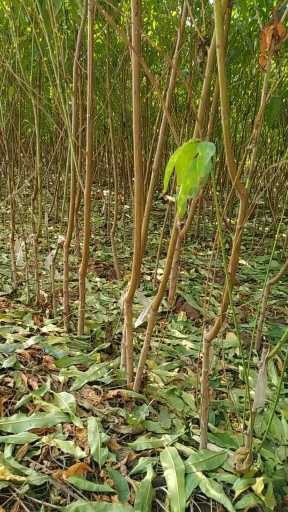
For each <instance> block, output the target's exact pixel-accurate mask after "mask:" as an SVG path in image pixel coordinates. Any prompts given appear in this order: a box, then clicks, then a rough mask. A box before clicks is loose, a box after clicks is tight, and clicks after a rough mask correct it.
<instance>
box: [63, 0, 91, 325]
mask: <svg viewBox="0 0 288 512" xmlns="http://www.w3.org/2000/svg"><path fill="white" fill-rule="evenodd" d="M86 17H87V0H85V2H84V6H83V14H82V19H81V23H80V27H79V31H78V35H77V42H76V49H75V55H74V62H73V86H72V137H71V144H73V145H74V148H71V151H70V203H69V214H68V223H67V231H66V237H65V242H64V248H63V321H64V329H65V330H66V331H67V332H68V331H69V323H70V322H69V320H70V304H69V252H70V245H71V240H72V236H73V231H74V224H75V202H76V185H77V183H76V181H77V177H76V172H75V159H74V157H73V155H77V150H76V144H77V143H76V140H77V130H78V128H79V122H78V121H79V116H78V113H79V107H78V99H79V98H78V92H79V81H80V65H79V58H80V52H81V47H82V41H83V34H84V28H85V22H86ZM78 150H79V152H80V151H81V148H78ZM78 161H79V159H78Z"/></svg>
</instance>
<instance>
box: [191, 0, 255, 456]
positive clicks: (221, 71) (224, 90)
mask: <svg viewBox="0 0 288 512" xmlns="http://www.w3.org/2000/svg"><path fill="white" fill-rule="evenodd" d="M214 14H215V30H216V53H217V65H218V77H219V91H220V104H221V121H222V131H223V139H224V148H225V158H226V165H227V169H228V172H229V176H230V179H231V182H232V186H233V187H235V190H236V193H237V195H238V198H239V202H240V207H239V214H238V218H237V224H236V229H235V234H234V238H233V244H232V250H231V255H230V259H229V265H228V275H227V278H226V281H225V285H224V290H223V295H222V302H221V307H220V313H219V315H218V317H217V318H216V321H215V322H214V324H213V325H212V327H211V328H210V329H209V331H208V332H206V333H205V334H204V343H203V345H204V354H203V366H202V379H201V412H200V421H201V429H200V448H206V447H207V437H208V411H209V370H208V371H207V366H209V354H210V347H211V344H212V341H213V340H214V339H215V338H216V336H217V335H218V333H219V331H220V329H221V327H222V325H223V323H224V320H225V317H226V313H227V309H228V305H229V300H230V297H231V292H232V289H233V285H234V280H235V276H236V272H237V268H238V263H239V256H240V248H241V240H242V234H243V229H244V225H245V222H246V218H247V209H248V194H247V190H246V188H245V186H244V185H243V183H242V182H241V180H240V177H239V174H238V170H237V167H236V162H235V156H234V150H233V145H232V140H231V130H230V107H229V97H228V85H227V78H226V69H225V36H224V13H223V10H222V2H221V0H215V3H214Z"/></svg>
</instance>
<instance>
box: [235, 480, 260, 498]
mask: <svg viewBox="0 0 288 512" xmlns="http://www.w3.org/2000/svg"><path fill="white" fill-rule="evenodd" d="M253 484H255V478H237V480H236V482H234V485H233V491H235V497H234V499H237V498H238V496H240V494H242V492H244V491H247V489H249V487H251V486H252V485H253Z"/></svg>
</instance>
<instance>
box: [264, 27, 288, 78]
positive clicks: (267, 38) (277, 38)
mask: <svg viewBox="0 0 288 512" xmlns="http://www.w3.org/2000/svg"><path fill="white" fill-rule="evenodd" d="M286 34H287V30H286V28H285V27H284V25H283V23H281V22H276V21H273V22H272V23H269V24H268V25H266V26H265V27H263V29H262V30H261V33H260V55H259V64H260V66H261V68H262V69H263V71H266V69H267V64H268V58H269V52H270V51H271V52H272V54H273V53H275V51H277V50H278V49H279V48H280V46H281V43H282V42H283V41H284V39H285V38H286Z"/></svg>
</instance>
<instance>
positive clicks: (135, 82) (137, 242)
mask: <svg viewBox="0 0 288 512" xmlns="http://www.w3.org/2000/svg"><path fill="white" fill-rule="evenodd" d="M131 14H132V47H133V50H132V54H131V61H132V103H133V152H134V233H133V240H134V248H133V261H132V273H131V279H130V282H129V285H128V288H127V291H126V294H125V298H124V331H123V340H122V343H123V344H124V347H125V348H124V349H123V350H122V356H123V354H124V353H125V354H126V372H127V383H128V384H131V383H132V382H133V310H132V302H133V298H134V295H135V291H136V288H137V285H138V282H139V276H140V271H141V260H142V257H141V226H142V218H143V193H144V180H143V162H142V123H141V0H131Z"/></svg>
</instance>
